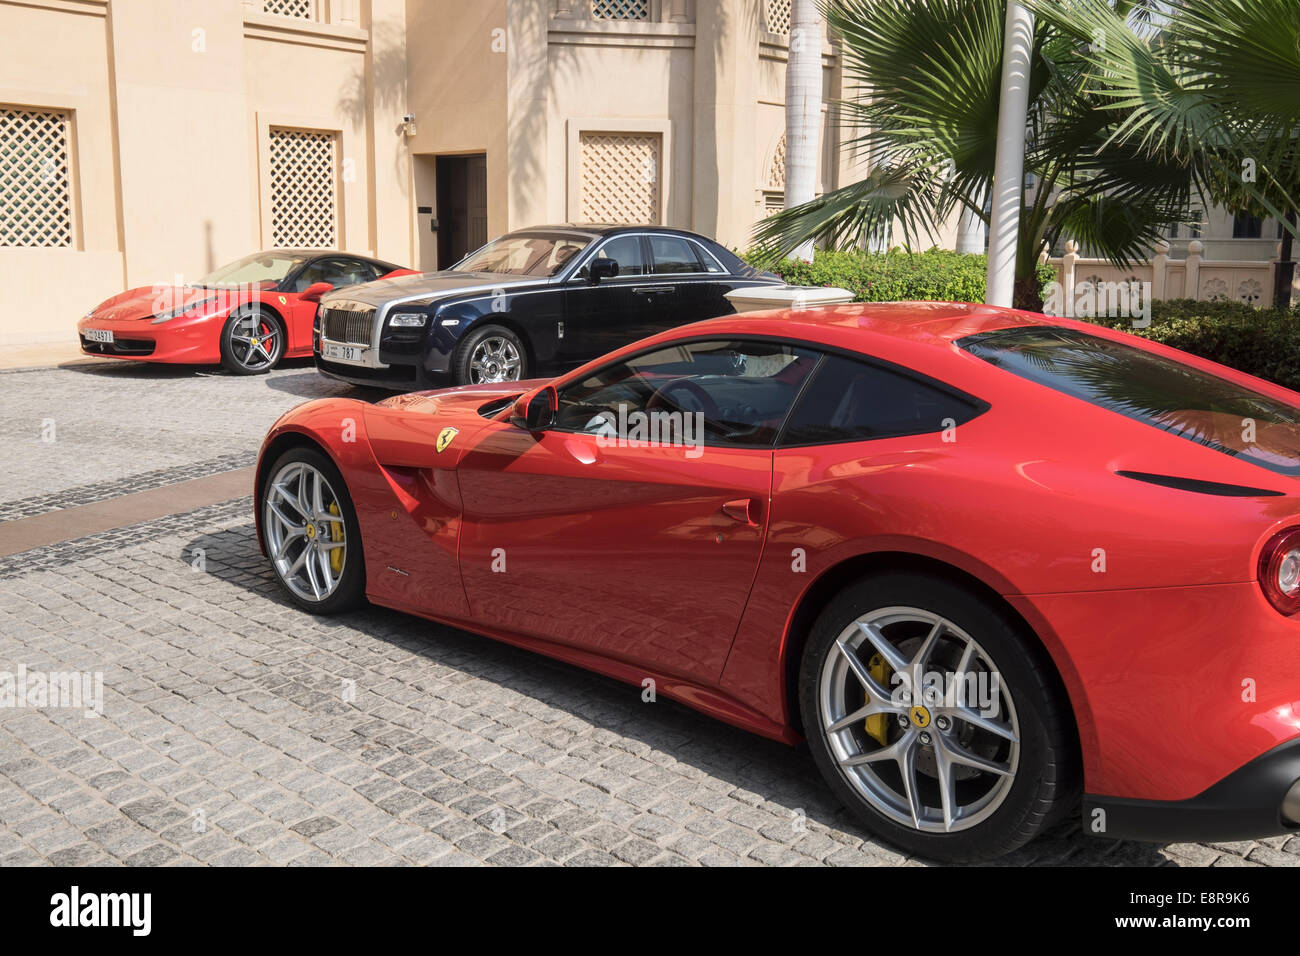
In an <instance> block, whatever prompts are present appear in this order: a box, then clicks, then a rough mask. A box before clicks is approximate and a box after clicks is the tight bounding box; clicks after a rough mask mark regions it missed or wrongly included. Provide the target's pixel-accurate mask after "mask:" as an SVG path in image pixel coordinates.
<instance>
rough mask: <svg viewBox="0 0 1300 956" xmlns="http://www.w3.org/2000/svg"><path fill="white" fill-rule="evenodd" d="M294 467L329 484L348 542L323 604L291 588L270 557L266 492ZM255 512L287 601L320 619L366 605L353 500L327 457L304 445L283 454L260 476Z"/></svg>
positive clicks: (364, 578)
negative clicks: (339, 571)
mask: <svg viewBox="0 0 1300 956" xmlns="http://www.w3.org/2000/svg"><path fill="white" fill-rule="evenodd" d="M293 463H303V464H306V465H310V466H311V467H312V468H314V469H316V471H318V472H320V474H321V475H322V476H323V477H324V478H325V480H326V481H327V482H328V483H329V487H330V490H331V491H333V492H334V497H335V500H336V501H337V503H338V508H339V512H340V516H341V517H342V518H343V524H344V529H345V531H344V540H345V541H346V542H347V549H346V556H345V558H344V563H343V572H342V575H341V577H340V578H339V580H338V585H337V587H336V588H335V589H334V590H333V591H332V592H331V593H330V594H329V595H328V596H327V597H326V598H325V599H324V600H320V601H313V600H309V599H307V598H305V597H304V596H302V595H300V594H299V593H297V592H296V591H295V590H294V589H293V588H292V587H290V586H289V585H288V584H287V583H286V581H285V579H284V577H283V576H282V574H281V571H280V568H279V567H278V566H277V563H276V561H275V560H274V558H273V556H272V548H273V545H272V543H271V541H270V540H269V535H270V530H269V522H268V520H267V517H266V510H265V502H266V495H267V490H268V488H269V487H270V485H271V482H272V481H273V480H274V479H275V478H276V477H277V476H278V475H279V474H280V473H281V472H282V471H283V469H284V468H285V466H287V465H290V464H293ZM256 508H257V512H256V513H257V514H258V515H259V516H260V518H261V534H262V542H261V543H262V547H263V550H264V551H265V553H266V555H267V560H268V561H270V563H271V570H272V573H273V574H274V575H275V579H276V581H277V582H278V583H279V585H280V588H281V589H282V590H283V591H284V593H285V594H286V595H287V596H288V598H289V600H291V601H293V603H294V604H296V605H298V607H300V608H302V609H303V610H305V611H310V612H311V613H312V614H321V615H328V614H339V613H342V612H344V611H350V610H353V609H354V608H357V607H360V606H362V605H363V604H365V603H366V562H365V552H364V549H363V546H362V542H361V526H360V524H359V523H358V522H357V512H356V508H355V507H354V506H353V504H352V496H351V495H350V494H348V489H347V485H346V484H345V483H344V481H343V475H342V474H341V473H340V472H339V470H338V468H336V467H335V465H334V462H332V461H330V459H329V457H328V456H326V455H325V454H324V453H322V452H321V451H320V450H318V449H316V448H313V447H308V446H306V445H301V446H296V447H294V448H290V449H288V450H287V451H285V452H284V454H282V455H280V456H279V457H278V458H276V460H275V461H274V462H273V463H272V464H271V467H270V468H267V469H266V471H265V472H264V473H263V476H262V482H261V484H260V485H259V486H258V489H257V498H256Z"/></svg>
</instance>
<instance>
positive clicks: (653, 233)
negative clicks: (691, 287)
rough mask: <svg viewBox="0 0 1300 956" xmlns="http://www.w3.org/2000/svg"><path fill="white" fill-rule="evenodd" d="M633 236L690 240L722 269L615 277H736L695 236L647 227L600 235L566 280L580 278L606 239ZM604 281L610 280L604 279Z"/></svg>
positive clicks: (617, 277)
mask: <svg viewBox="0 0 1300 956" xmlns="http://www.w3.org/2000/svg"><path fill="white" fill-rule="evenodd" d="M632 236H636V237H645V238H654V237H660V236H662V237H667V238H669V239H681V240H682V241H683V242H689V243H690V244H691V245H693V246H695V248H696V249H698V250H699V251H700V252H701V253H703V254H704V256H707V257H708V259H709V261H710V262H712V263H713V264H714V265H715V266H717V267H718V269H719V270H721V271H719V272H709V271H707V270H706V271H704V272H647V273H642V274H641V275H639V276H615V277H614V278H615V279H621V278H629V279H651V278H654V277H656V276H657V277H659V278H664V277H672V276H714V277H722V276H728V277H732V278H734V277H735V276H736V273H734V272H728V271H727V268H726V267H725V266H724V265H723V264H722V263H721V262H719V261H718V257H717V256H715V255H714V254H713V253H711V252H709V250H708V249H706V248H705V247H704V245H703V244H702V243H701V242H700V240H698V239H696V238H695V237H694V236H683V235H680V234H678V233H675V232H665V231H663V230H661V229H646V230H643V231H641V232H620V233H618V234H617V235H613V236H600V237H599V238H598V240H597V241H595V242H593V243H592V244H591V246H592V248H591V249H590V250H586V249H584V250H583V256H582V258H581V259H579V260H578V262H577V264H576V265H575V266H574V267H573V269H572V270H571V271H570V272H569V273H568V274H567V275H565V277H564V279H565V281H566V282H567V281H569V280H570V279H575V278H578V273H579V272H581V271H582V270H583V269H584V268H585V267H586V266H587V265H588V264H589V263H590V262H591V260H592V259H594V258H596V252H597V250H599V249H600V247H601V246H603V245H604V244H605V241H606V240H609V239H623V238H629V237H632ZM603 281H610V280H603Z"/></svg>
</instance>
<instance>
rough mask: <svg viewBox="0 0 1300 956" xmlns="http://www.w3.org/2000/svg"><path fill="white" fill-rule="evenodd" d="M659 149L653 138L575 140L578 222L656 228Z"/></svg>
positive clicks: (633, 135) (618, 135)
mask: <svg viewBox="0 0 1300 956" xmlns="http://www.w3.org/2000/svg"><path fill="white" fill-rule="evenodd" d="M662 146H663V137H662V136H661V135H660V134H658V133H586V132H584V133H582V134H580V136H579V152H580V154H581V156H580V159H579V162H580V164H581V166H580V182H581V187H580V188H581V197H582V198H581V202H580V204H579V218H580V219H581V220H582V221H583V222H596V223H610V224H613V225H621V224H624V223H636V224H642V223H645V224H649V225H658V224H659V178H660V177H659V170H660V163H661V161H662V158H661V155H660V154H661V153H662V151H663V150H662Z"/></svg>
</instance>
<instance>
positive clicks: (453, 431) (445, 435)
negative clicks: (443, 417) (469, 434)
mask: <svg viewBox="0 0 1300 956" xmlns="http://www.w3.org/2000/svg"><path fill="white" fill-rule="evenodd" d="M459 431H460V429H458V428H452V427H450V426H448V427H447V428H444V429H443V430H442V431H440V432H438V444H437V445H436V446H435V447H436V448H437V449H438V451H442V450H443V449H444V448H446V447H447V446H448V445H450V444H451V440H452V439H453V438H455V437H456V435H457V433H458V432H459Z"/></svg>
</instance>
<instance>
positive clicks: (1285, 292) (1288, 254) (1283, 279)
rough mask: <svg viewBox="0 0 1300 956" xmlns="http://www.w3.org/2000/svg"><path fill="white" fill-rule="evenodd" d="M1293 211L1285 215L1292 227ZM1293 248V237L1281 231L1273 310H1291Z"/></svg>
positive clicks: (1293, 272)
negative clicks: (1280, 249)
mask: <svg viewBox="0 0 1300 956" xmlns="http://www.w3.org/2000/svg"><path fill="white" fill-rule="evenodd" d="M1295 218H1296V217H1295V210H1294V209H1292V210H1291V211H1290V212H1288V213H1287V214H1286V221H1287V222H1289V223H1290V224H1291V225H1292V226H1294V225H1295ZM1294 248H1295V237H1294V236H1292V235H1291V232H1290V231H1289V230H1287V229H1283V230H1282V254H1281V255H1279V256H1278V263H1277V280H1276V285H1275V286H1274V289H1273V308H1275V309H1289V308H1291V289H1292V287H1293V284H1294V283H1295V260H1294V259H1293V258H1292V250H1293V249H1294Z"/></svg>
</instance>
